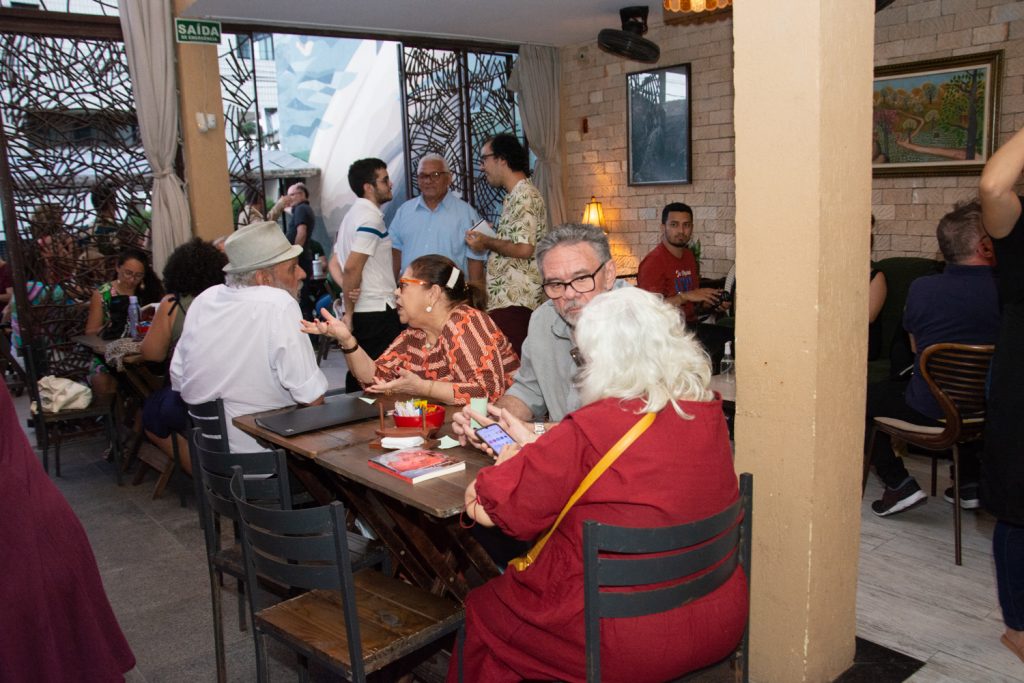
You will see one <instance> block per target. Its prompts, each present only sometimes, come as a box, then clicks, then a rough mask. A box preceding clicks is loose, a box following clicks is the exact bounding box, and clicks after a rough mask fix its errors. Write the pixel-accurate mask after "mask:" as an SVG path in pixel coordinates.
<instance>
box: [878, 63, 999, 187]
mask: <svg viewBox="0 0 1024 683" xmlns="http://www.w3.org/2000/svg"><path fill="white" fill-rule="evenodd" d="M1002 55H1003V53H1002V52H1001V51H999V52H983V53H980V54H975V55H963V56H960V57H950V58H946V59H931V60H928V61H924V62H913V63H911V64H893V65H889V66H880V67H878V68H876V69H875V83H874V92H873V95H874V104H873V109H872V125H871V159H872V169H873V170H874V176H875V177H876V178H877V177H879V176H923V175H971V174H979V173H981V169H982V167H984V165H985V162H986V161H988V158H989V156H990V155H991V154H992V146H993V143H994V140H995V137H996V129H995V128H996V113H997V112H996V109H997V107H998V104H999V85H1000V81H1001V76H1002Z"/></svg>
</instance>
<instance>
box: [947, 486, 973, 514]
mask: <svg viewBox="0 0 1024 683" xmlns="http://www.w3.org/2000/svg"><path fill="white" fill-rule="evenodd" d="M942 497H943V498H945V499H946V502H947V503H949V504H950V505H952V504H953V487H952V486H950V487H949V488H948V489H946V490H945V491H943V492H942ZM979 507H981V501H980V500H978V485H977V484H961V485H960V508H961V509H962V510H977V509H978V508H979Z"/></svg>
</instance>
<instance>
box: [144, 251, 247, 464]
mask: <svg viewBox="0 0 1024 683" xmlns="http://www.w3.org/2000/svg"><path fill="white" fill-rule="evenodd" d="M227 262H228V261H227V257H226V256H224V253H223V252H221V251H220V250H219V249H217V247H215V246H213V245H212V244H210V243H209V242H204V241H202V240H201V239H199V238H198V237H196V238H195V239H193V240H192V241H191V242H186V243H185V244H183V245H181V246H180V247H178V248H177V249H175V250H174V253H172V254H171V256H170V258H168V259H167V265H165V266H164V288H165V289H166V290H167V291H168V292H170V294H168V295H167V296H165V297H164V298H163V299H162V300H161V301H160V307H159V308H158V309H157V311H156V315H155V316H153V324H152V326H151V327H150V328H149V332H148V333H147V334H146V338H145V339H143V340H142V350H141V351H142V357H143V358H144V359H146V360H148V361H151V362H154V363H164V362H166V361H167V360H169V359H170V357H171V354H172V353H173V351H174V346H175V344H177V343H178V338H179V337H180V336H181V331H182V329H183V328H184V326H185V315H186V314H187V313H188V307H189V306H191V305H192V301H193V299H195V298H196V297H197V296H198V295H199V294H200V293H201V292H203V291H204V290H206V289H207V288H209V287H213V286H214V285H219V284H223V283H224V266H225V265H227ZM187 419H188V415H187V413H186V408H185V403H184V401H182V400H181V395H180V394H179V393H178V392H177V391H174V390H173V389H171V387H170V384H168V385H167V386H164V387H163V388H162V389H160V390H158V391H156V392H154V393H153V394H151V395H150V396H149V398H147V399H146V403H145V404H144V405H143V407H142V424H143V426H144V427H145V428H146V436H148V437H149V440H150V441H152V442H153V443H154V444H156V445H157V446H158V447H159V448H160V449H161V450H162V451H164V452H165V453H167V454H168V455H170V454H171V453H172V452H173V451H172V448H171V434H172V432H182V431H184V430H185V428H186V426H187ZM178 446H179V448H178V453H179V454H180V456H181V461H182V462H181V466H182V468H183V469H184V470H185V471H186V472H191V471H192V467H191V464H190V463H189V459H188V445H187V444H186V442H185V440H184V439H181V438H180V437H179V442H178Z"/></svg>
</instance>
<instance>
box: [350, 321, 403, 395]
mask: <svg viewBox="0 0 1024 683" xmlns="http://www.w3.org/2000/svg"><path fill="white" fill-rule="evenodd" d="M352 327H353V328H354V329H353V330H352V334H354V335H355V337H356V340H357V341H358V342H359V346H361V347H362V348H363V351H366V354H367V355H368V356H369V357H370V358H372V359H374V360H376V359H377V357H378V356H379V355H380V354H382V353H384V351H385V350H387V348H388V347H389V346H391V342H393V341H394V340H395V337H397V336H398V335H399V333H401V331H402V330H404V329H405V325H403V324H402V323H401V321H400V320H399V319H398V311H397V310H396V309H394V308H386V309H385V310H383V311H375V312H373V313H353V314H352ZM362 390H363V386H362V385H361V384H360V383H359V380H357V379H356V378H355V376H354V375H353V374H352V372H351V371H349V373H348V374H347V375H345V391H346V392H347V393H352V392H353V391H362Z"/></svg>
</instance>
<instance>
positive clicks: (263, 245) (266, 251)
mask: <svg viewBox="0 0 1024 683" xmlns="http://www.w3.org/2000/svg"><path fill="white" fill-rule="evenodd" d="M224 253H225V254H227V257H228V264H227V265H226V266H224V272H225V273H247V272H249V271H251V270H262V269H263V268H269V267H270V266H275V265H277V264H278V263H281V262H282V261H287V260H288V259H293V258H297V257H298V256H299V254H301V253H302V247H301V246H299V245H297V244H292V243H290V242H289V241H288V238H287V237H285V236H284V232H282V231H281V226H280V225H278V224H277V223H274V222H273V221H261V222H259V223H252V224H251V225H247V226H245V227H244V228H241V229H240V230H238V231H237V232H235V233H234V234H233V235H231V236H230V237H228V239H227V241H226V242H224Z"/></svg>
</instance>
